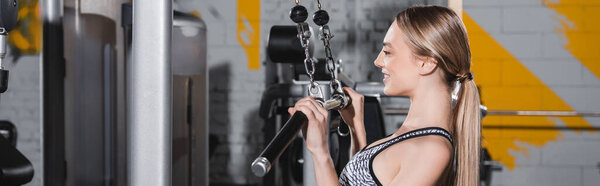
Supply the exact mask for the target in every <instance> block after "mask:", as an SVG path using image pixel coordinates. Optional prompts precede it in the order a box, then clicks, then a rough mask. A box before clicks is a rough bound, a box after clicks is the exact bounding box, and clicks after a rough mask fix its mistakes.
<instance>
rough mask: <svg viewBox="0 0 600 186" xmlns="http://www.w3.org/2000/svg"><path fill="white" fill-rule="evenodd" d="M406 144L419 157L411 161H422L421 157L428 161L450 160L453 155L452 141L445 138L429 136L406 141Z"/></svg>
mask: <svg viewBox="0 0 600 186" xmlns="http://www.w3.org/2000/svg"><path fill="white" fill-rule="evenodd" d="M406 143H408V144H410V145H409V146H410V147H409V149H407V150H410V151H413V152H414V154H418V157H410V158H411V159H413V160H414V159H415V158H417V159H420V158H419V157H423V158H426V159H428V160H430V161H431V160H434V159H431V158H435V160H441V161H445V160H449V159H450V158H451V155H452V154H453V147H452V144H451V143H450V141H448V139H446V138H445V137H442V136H439V135H427V136H421V137H417V138H413V139H410V140H406ZM411 154H413V153H411Z"/></svg>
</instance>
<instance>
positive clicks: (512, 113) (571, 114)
mask: <svg viewBox="0 0 600 186" xmlns="http://www.w3.org/2000/svg"><path fill="white" fill-rule="evenodd" d="M384 113H385V114H386V115H406V114H408V109H397V108H387V109H385V111H384ZM487 115H494V116H561V117H600V112H577V111H543V110H488V111H487Z"/></svg>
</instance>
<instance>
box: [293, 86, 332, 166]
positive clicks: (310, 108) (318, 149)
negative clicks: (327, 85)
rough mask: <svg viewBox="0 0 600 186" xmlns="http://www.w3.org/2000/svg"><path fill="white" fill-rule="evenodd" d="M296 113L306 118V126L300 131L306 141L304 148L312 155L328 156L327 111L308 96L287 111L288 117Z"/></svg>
mask: <svg viewBox="0 0 600 186" xmlns="http://www.w3.org/2000/svg"><path fill="white" fill-rule="evenodd" d="M297 111H300V112H302V113H304V115H306V117H307V118H308V125H306V126H305V127H304V128H303V129H302V135H303V136H304V139H305V140H306V148H307V149H308V150H309V151H310V152H311V153H312V154H313V155H327V156H329V147H328V145H327V117H328V112H327V110H325V108H323V106H321V104H319V103H318V102H317V101H315V99H313V98H312V97H310V96H309V97H305V98H302V99H300V100H299V101H298V102H296V105H294V107H290V108H289V109H288V112H289V113H290V115H294V113H295V112H297Z"/></svg>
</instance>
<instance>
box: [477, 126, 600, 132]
mask: <svg viewBox="0 0 600 186" xmlns="http://www.w3.org/2000/svg"><path fill="white" fill-rule="evenodd" d="M481 127H482V128H483V130H571V131H572V130H585V131H600V128H598V127H593V126H579V127H577V126H573V127H568V126H531V125H519V126H517V125H482V126H481Z"/></svg>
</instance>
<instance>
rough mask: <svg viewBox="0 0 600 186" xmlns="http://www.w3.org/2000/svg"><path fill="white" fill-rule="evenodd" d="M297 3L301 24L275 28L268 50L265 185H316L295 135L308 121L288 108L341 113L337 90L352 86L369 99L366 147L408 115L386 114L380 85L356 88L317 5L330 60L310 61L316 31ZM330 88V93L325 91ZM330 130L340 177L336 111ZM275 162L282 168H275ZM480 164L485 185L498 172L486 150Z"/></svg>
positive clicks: (342, 151)
mask: <svg viewBox="0 0 600 186" xmlns="http://www.w3.org/2000/svg"><path fill="white" fill-rule="evenodd" d="M295 2H296V6H295V7H293V8H292V10H291V11H290V18H291V19H292V20H293V21H294V22H295V23H296V24H297V25H296V26H273V27H272V28H271V31H270V35H269V41H268V46H267V55H268V57H269V60H268V62H267V67H266V68H267V76H266V77H267V78H266V79H267V83H266V84H267V88H266V89H265V91H264V93H263V96H262V99H261V105H260V112H259V113H260V116H261V117H262V118H264V119H265V125H264V128H263V130H264V132H265V141H270V142H269V143H268V145H267V146H266V148H265V149H264V150H263V152H262V153H261V154H260V155H259V156H258V158H257V159H256V160H255V161H254V162H253V163H252V171H253V172H254V174H255V175H256V176H259V177H263V185H311V183H312V181H313V180H314V178H311V177H310V176H312V175H313V174H314V173H312V172H311V171H312V164H311V163H310V162H309V161H310V157H306V156H310V154H309V153H307V152H305V150H304V146H303V140H302V138H301V137H299V136H298V135H297V133H298V132H299V129H300V128H301V127H302V124H303V123H304V122H305V121H306V118H305V117H302V115H301V113H300V115H299V116H298V114H299V112H297V113H295V114H294V115H293V116H291V117H290V115H289V114H288V113H287V108H288V107H292V106H293V105H294V103H295V102H296V101H297V100H299V99H300V98H302V97H306V96H312V97H314V98H315V99H316V100H317V101H320V103H322V105H323V106H324V107H325V108H326V109H327V110H334V109H339V108H343V106H344V104H345V103H347V100H344V99H337V100H336V98H335V97H334V96H340V95H341V96H345V95H343V92H341V94H340V93H339V92H337V90H336V89H337V88H340V89H341V85H343V86H348V87H352V88H354V89H355V90H356V91H357V92H358V93H361V94H363V95H365V109H364V110H365V113H364V118H365V121H369V122H368V123H369V124H368V125H365V130H366V134H367V143H371V142H373V141H376V140H378V139H381V138H382V137H384V136H385V130H384V127H385V125H384V119H383V118H384V117H383V116H384V115H386V114H389V115H406V112H398V109H397V110H396V112H394V111H393V110H390V109H386V110H385V111H384V110H383V109H382V107H381V104H380V102H379V101H380V98H381V97H387V96H386V95H384V94H383V87H384V86H383V85H382V84H381V83H380V82H364V83H357V82H354V81H352V80H351V79H350V78H349V77H348V76H347V75H346V74H344V73H343V72H342V68H341V67H342V63H341V60H337V61H334V60H333V57H332V55H331V49H330V47H329V40H330V39H331V38H332V37H333V35H331V33H330V31H329V28H328V26H327V25H326V24H327V22H328V21H329V16H328V15H327V12H326V11H324V10H322V9H321V4H320V2H319V1H317V7H318V9H319V10H318V11H317V12H315V14H314V15H313V21H314V22H315V23H316V24H317V25H319V26H320V27H321V28H320V32H319V33H320V39H321V40H322V41H323V45H324V46H325V55H326V58H325V59H315V58H311V55H312V50H313V45H312V40H310V36H311V33H312V30H311V28H310V27H309V26H308V25H307V24H306V23H305V22H304V20H306V18H307V17H308V13H307V11H306V8H305V7H303V6H300V5H298V1H295ZM324 69H327V70H324ZM304 72H306V73H305V74H304ZM328 86H329V88H330V89H327V88H326V87H328ZM314 87H321V88H320V89H316V88H314ZM315 90H316V91H315ZM321 90H325V91H321ZM327 95H331V96H329V97H328V96H327ZM332 98H333V99H332ZM400 98H402V97H400ZM404 99H406V98H405V97H404ZM324 100H335V101H337V102H335V103H341V104H340V105H338V104H332V105H333V106H332V105H328V104H327V101H324ZM329 102H330V103H331V102H332V101H329ZM480 108H481V112H482V118H483V117H485V115H486V113H487V109H486V107H485V106H480ZM401 111H406V110H401ZM288 118H289V119H288ZM328 125H329V148H330V152H331V156H332V160H333V162H334V167H335V169H336V172H337V173H338V174H339V173H340V172H341V170H342V169H343V168H344V166H345V165H346V163H347V162H348V160H349V158H350V156H349V148H350V136H349V129H348V127H347V126H346V125H345V123H344V122H343V120H342V119H341V117H340V116H339V114H338V113H337V112H331V111H330V112H329V122H328ZM275 161H279V163H278V164H274V163H275ZM481 161H482V162H481V164H480V166H481V169H480V170H481V182H482V184H489V183H490V182H491V171H492V170H498V165H497V163H495V162H493V161H491V157H490V155H489V153H488V152H487V149H485V148H483V149H482V158H481ZM302 169H304V171H300V170H302Z"/></svg>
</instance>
